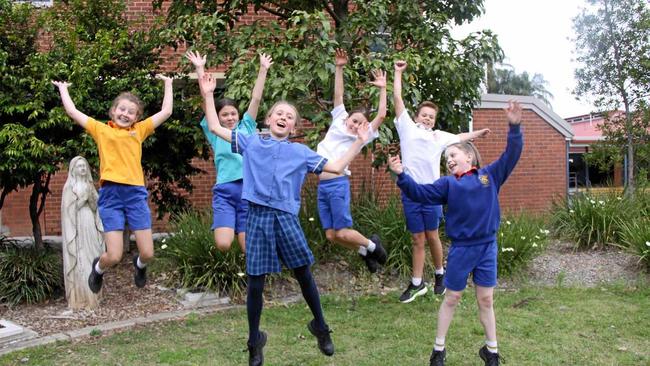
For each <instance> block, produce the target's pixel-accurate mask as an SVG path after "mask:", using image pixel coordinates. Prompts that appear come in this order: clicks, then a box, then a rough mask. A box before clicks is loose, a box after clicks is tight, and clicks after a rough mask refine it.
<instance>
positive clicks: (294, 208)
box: [199, 74, 369, 365]
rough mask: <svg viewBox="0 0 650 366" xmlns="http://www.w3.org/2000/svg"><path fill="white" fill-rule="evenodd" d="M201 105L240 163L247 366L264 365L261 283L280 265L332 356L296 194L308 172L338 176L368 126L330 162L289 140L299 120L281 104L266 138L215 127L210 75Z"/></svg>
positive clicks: (213, 128)
mask: <svg viewBox="0 0 650 366" xmlns="http://www.w3.org/2000/svg"><path fill="white" fill-rule="evenodd" d="M199 86H200V87H201V94H202V96H203V100H204V101H205V107H206V117H207V120H208V126H209V128H210V131H212V132H214V133H215V134H216V135H217V136H219V137H221V138H223V139H224V140H226V141H231V143H232V151H233V152H237V153H240V154H242V156H243V160H244V164H243V167H244V187H243V193H242V198H243V199H245V200H247V201H248V204H249V211H248V220H247V224H246V232H247V233H248V237H247V240H246V272H247V274H248V289H247V298H246V310H247V313H248V327H249V338H248V350H249V365H262V364H263V363H264V354H263V348H264V345H265V344H266V339H267V336H266V333H264V332H261V331H260V330H259V323H260V317H261V314H262V306H263V303H264V300H263V297H262V295H263V290H264V279H265V276H266V274H267V273H272V272H279V271H280V270H281V264H280V263H281V262H282V263H284V265H285V266H287V267H288V268H290V269H292V270H293V273H294V275H295V277H296V279H297V280H298V283H299V284H300V289H301V291H302V294H303V297H304V298H305V301H306V302H307V305H308V306H309V308H310V310H311V312H312V314H313V316H314V319H313V320H312V321H311V322H309V323H308V325H307V328H308V329H309V331H310V332H311V333H312V334H313V335H314V336H316V338H317V339H318V347H319V349H320V350H321V352H322V353H324V354H325V355H327V356H331V355H332V354H334V345H333V344H332V339H331V337H330V330H329V327H328V326H327V323H325V318H324V317H323V311H322V309H321V304H320V295H319V294H318V288H317V287H316V283H315V282H314V279H313V277H312V275H311V271H310V269H309V267H310V266H311V264H312V263H314V256H313V254H312V253H311V250H309V247H308V246H307V240H306V238H305V234H304V233H303V231H302V228H301V227H300V223H299V220H298V211H299V209H300V190H301V187H302V184H303V182H304V180H305V176H306V174H307V173H314V174H320V173H321V172H323V171H326V172H330V173H336V174H341V173H342V172H343V170H344V169H345V167H346V166H347V165H349V164H350V162H351V161H352V159H353V158H354V157H355V156H356V155H357V154H358V153H359V151H360V150H361V148H362V147H363V144H364V143H365V142H366V141H368V138H369V132H368V124H367V123H366V124H364V125H362V126H361V127H359V131H358V138H357V140H356V141H355V142H354V143H353V144H352V145H351V146H350V148H349V149H348V151H347V152H346V153H345V154H344V155H343V156H342V157H341V158H340V159H338V160H336V161H328V160H327V159H326V158H325V157H323V156H320V155H319V154H317V153H316V152H314V151H313V150H311V149H309V148H308V147H306V146H304V145H302V144H297V143H292V142H290V141H289V140H288V137H289V135H290V134H291V133H292V132H293V130H294V127H295V125H296V123H297V122H298V121H300V115H299V114H298V111H297V110H296V108H295V107H294V106H293V105H292V104H289V103H287V102H285V101H281V102H277V103H275V104H274V105H273V106H272V107H271V109H270V110H269V112H268V114H267V116H266V124H267V125H268V126H269V130H270V135H268V136H262V135H259V134H252V135H245V134H241V133H239V132H238V131H236V130H235V131H231V130H229V129H227V128H225V127H222V126H221V125H220V124H219V118H218V116H217V114H216V112H215V109H214V101H213V100H212V93H213V92H214V88H215V86H216V83H215V81H214V79H213V78H212V77H211V76H210V75H207V74H206V75H204V76H203V77H202V78H201V79H200V80H199Z"/></svg>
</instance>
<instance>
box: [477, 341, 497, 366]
mask: <svg viewBox="0 0 650 366" xmlns="http://www.w3.org/2000/svg"><path fill="white" fill-rule="evenodd" d="M478 355H479V356H480V357H481V359H482V360H483V361H484V362H485V366H498V365H499V359H500V358H501V357H499V354H498V353H492V352H490V351H488V349H487V346H483V347H481V349H480V350H478Z"/></svg>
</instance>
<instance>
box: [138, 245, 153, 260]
mask: <svg viewBox="0 0 650 366" xmlns="http://www.w3.org/2000/svg"><path fill="white" fill-rule="evenodd" d="M138 256H139V257H140V261H142V262H145V263H146V262H149V261H150V260H152V259H153V248H151V249H145V250H139V251H138Z"/></svg>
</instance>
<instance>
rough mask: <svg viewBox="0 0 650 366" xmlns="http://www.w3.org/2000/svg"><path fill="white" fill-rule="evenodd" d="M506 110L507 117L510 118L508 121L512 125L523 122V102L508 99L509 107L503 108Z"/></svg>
mask: <svg viewBox="0 0 650 366" xmlns="http://www.w3.org/2000/svg"><path fill="white" fill-rule="evenodd" d="M503 110H504V111H505V112H506V117H507V118H508V123H510V124H512V125H518V124H520V123H521V114H522V110H521V104H519V102H518V101H516V100H514V99H513V100H510V101H508V107H507V108H503Z"/></svg>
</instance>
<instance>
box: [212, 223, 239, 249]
mask: <svg viewBox="0 0 650 366" xmlns="http://www.w3.org/2000/svg"><path fill="white" fill-rule="evenodd" d="M233 239H235V229H234V228H231V227H218V228H216V229H214V242H215V244H216V245H217V249H219V251H221V252H226V251H228V249H230V245H231V244H232V241H233ZM239 245H241V243H240V244H239Z"/></svg>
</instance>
